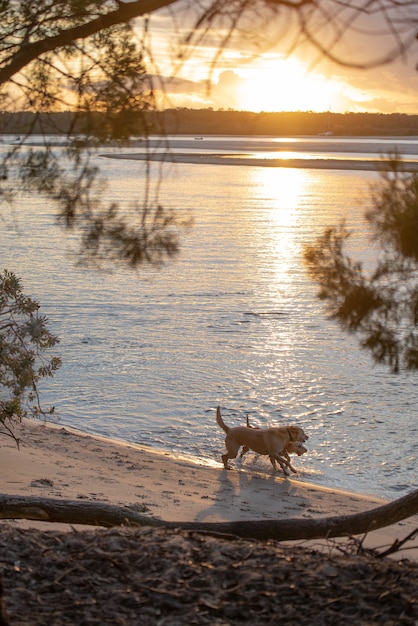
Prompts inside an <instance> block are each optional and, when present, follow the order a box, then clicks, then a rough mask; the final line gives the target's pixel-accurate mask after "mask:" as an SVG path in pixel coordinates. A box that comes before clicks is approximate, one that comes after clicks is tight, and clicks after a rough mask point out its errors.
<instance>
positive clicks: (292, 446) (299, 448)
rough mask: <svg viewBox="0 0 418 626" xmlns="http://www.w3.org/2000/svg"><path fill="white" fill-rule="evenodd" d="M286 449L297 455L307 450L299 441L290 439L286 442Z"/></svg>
mask: <svg viewBox="0 0 418 626" xmlns="http://www.w3.org/2000/svg"><path fill="white" fill-rule="evenodd" d="M286 450H287V452H293V453H295V454H297V455H298V456H302V454H305V452H307V451H308V450H307V448H305V446H304V445H303V443H302V442H301V441H291V442H290V443H288V444H287V446H286Z"/></svg>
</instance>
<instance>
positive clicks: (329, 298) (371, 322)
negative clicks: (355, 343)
mask: <svg viewBox="0 0 418 626" xmlns="http://www.w3.org/2000/svg"><path fill="white" fill-rule="evenodd" d="M372 197H373V208H372V209H371V210H370V211H369V212H368V213H367V214H366V218H367V220H368V222H369V224H370V226H371V229H372V233H373V241H374V243H375V244H376V243H378V244H379V247H380V255H379V256H378V259H377V261H376V265H375V267H374V269H373V270H372V271H367V272H366V271H365V270H364V268H363V266H362V264H361V263H359V262H354V261H353V260H352V259H351V258H350V257H349V256H348V255H347V254H345V252H344V250H345V244H346V242H347V239H348V238H349V236H350V233H349V232H348V231H347V229H346V227H345V225H344V223H342V224H340V226H339V227H337V228H329V229H327V230H326V231H325V233H324V234H323V235H322V236H321V237H320V238H319V239H318V241H317V243H316V245H314V246H310V247H308V248H307V249H306V250H305V260H306V262H307V266H308V268H309V271H310V273H311V274H312V276H313V278H314V279H315V281H316V282H318V283H319V285H320V292H319V297H321V298H323V299H324V300H325V301H326V304H327V308H328V311H329V313H330V316H331V317H332V318H334V319H336V320H337V321H338V322H339V323H340V325H341V326H342V327H343V328H344V329H345V330H347V331H349V332H355V333H358V335H359V336H360V345H361V346H362V347H363V348H365V349H366V350H368V351H369V352H370V353H371V355H372V357H373V359H374V360H375V361H376V362H378V363H383V364H385V365H387V366H389V367H390V369H391V370H392V371H393V372H398V371H399V370H400V369H401V368H402V369H406V370H417V369H418V174H417V173H412V174H411V173H406V172H405V171H404V170H403V167H402V162H401V161H400V160H399V159H398V157H397V156H396V155H395V156H394V157H392V158H390V159H389V160H388V161H387V162H386V163H385V166H384V167H383V168H382V171H381V176H380V182H379V185H377V186H376V188H375V190H374V193H373V196H372Z"/></svg>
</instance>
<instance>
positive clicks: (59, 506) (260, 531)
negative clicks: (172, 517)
mask: <svg viewBox="0 0 418 626" xmlns="http://www.w3.org/2000/svg"><path fill="white" fill-rule="evenodd" d="M417 513H418V489H416V490H415V491H413V492H411V493H410V494H408V495H406V496H403V497H402V498H399V499H398V500H394V501H393V502H389V503H388V504H384V505H382V506H379V507H377V508H375V509H372V510H370V511H364V512H362V513H354V514H352V515H338V516H335V517H326V518H322V519H309V520H306V519H301V518H293V519H281V520H249V521H232V522H168V521H165V520H157V519H155V518H153V517H149V516H146V515H141V514H140V513H136V512H135V511H133V510H132V509H130V508H128V507H119V506H113V505H110V504H105V503H99V502H79V501H74V500H54V499H52V498H38V497H31V496H9V495H4V494H0V519H31V520H40V521H47V522H62V523H66V524H87V525H93V526H104V527H110V526H121V525H127V526H159V527H161V528H168V529H175V528H179V529H181V530H188V531H193V532H202V533H205V534H213V535H218V534H227V535H235V536H238V537H244V538H251V539H261V540H268V539H274V540H276V541H294V540H301V539H330V538H332V537H347V536H352V535H359V534H364V533H369V532H371V531H373V530H377V529H379V528H384V527H385V526H390V525H391V524H395V523H396V522H400V521H401V520H403V519H406V518H408V517H411V516H413V515H416V514H417Z"/></svg>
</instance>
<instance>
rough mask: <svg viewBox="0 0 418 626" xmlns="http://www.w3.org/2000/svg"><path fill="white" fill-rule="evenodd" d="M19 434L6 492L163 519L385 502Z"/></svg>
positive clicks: (401, 528) (379, 540)
mask: <svg viewBox="0 0 418 626" xmlns="http://www.w3.org/2000/svg"><path fill="white" fill-rule="evenodd" d="M19 437H20V440H21V441H20V449H19V450H17V448H16V445H15V443H14V442H13V440H12V439H9V438H6V437H4V436H2V437H1V438H0V449H1V477H0V486H1V488H0V492H1V493H3V494H9V495H31V496H46V497H52V498H58V499H74V500H76V499H80V500H82V499H85V500H90V501H95V500H96V501H101V502H107V503H110V504H117V505H129V506H132V505H136V506H140V505H141V506H143V505H145V506H146V507H147V510H148V513H149V514H150V515H152V516H154V517H158V518H161V519H164V520H169V521H207V522H212V521H227V520H250V519H281V518H293V517H298V518H301V517H302V518H318V517H324V516H328V515H330V516H333V515H345V514H351V513H355V512H358V511H364V510H369V509H371V508H374V507H375V506H379V505H381V504H382V503H384V502H385V501H384V500H382V499H379V498H374V497H367V496H361V495H358V494H354V493H350V492H346V491H337V490H332V489H326V488H322V487H321V488H320V487H316V486H315V485H314V484H309V483H305V482H301V481H300V480H294V479H288V478H284V477H282V476H281V475H273V474H272V473H271V472H270V470H269V471H268V472H266V473H265V474H263V473H260V472H257V473H255V472H253V471H252V470H251V468H247V469H245V470H234V471H228V472H227V471H225V470H223V468H222V465H221V463H219V467H206V466H203V465H198V464H196V463H194V462H193V461H192V460H190V459H187V458H173V457H172V456H171V455H170V453H168V452H163V451H156V450H153V449H150V448H145V447H138V446H131V445H125V444H123V443H119V442H115V441H112V440H107V439H103V438H99V437H92V436H88V435H84V434H82V433H80V432H78V431H75V430H72V429H70V428H68V427H65V428H64V427H62V426H59V425H58V426H55V425H45V424H42V423H39V422H32V421H26V422H25V423H24V424H23V425H22V427H21V428H20V430H19ZM221 451H222V450H221V449H220V453H221ZM295 465H296V466H297V461H296V462H295ZM2 523H5V522H2ZM14 523H15V524H16V525H19V526H21V527H25V528H40V529H50V528H52V527H53V528H54V529H56V528H60V529H61V528H63V526H62V525H57V524H48V523H47V522H37V521H36V522H35V521H26V520H21V521H15V522H14ZM416 528H418V516H415V517H413V518H410V519H408V520H406V521H404V522H400V523H398V524H396V525H393V526H391V527H389V528H386V529H381V530H378V531H374V532H372V533H370V534H369V535H368V536H367V537H366V540H365V543H364V545H365V546H370V547H372V546H373V547H377V546H379V547H381V546H388V545H391V544H392V543H393V541H394V540H395V539H396V538H398V539H403V538H404V537H405V536H406V535H407V534H408V533H410V532H412V531H413V530H414V529H416ZM315 543H316V544H318V542H315ZM318 545H320V544H318ZM399 554H400V555H401V556H407V557H408V558H414V559H415V560H418V539H415V540H414V541H413V542H411V543H409V544H408V550H407V554H404V553H399Z"/></svg>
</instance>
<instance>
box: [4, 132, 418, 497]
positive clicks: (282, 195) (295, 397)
mask: <svg viewBox="0 0 418 626" xmlns="http://www.w3.org/2000/svg"><path fill="white" fill-rule="evenodd" d="M183 141H185V140H183ZM222 141H223V142H225V141H226V140H225V139H222ZM236 141H237V140H235V142H231V141H228V142H227V143H223V144H222V143H221V142H220V139H219V138H217V139H216V140H213V141H212V143H211V144H208V143H205V144H204V145H205V149H208V150H216V151H217V152H225V151H226V150H228V151H230V152H231V151H232V152H234V150H239V151H243V152H245V151H248V149H249V148H248V145H249V144H251V145H252V146H253V148H254V150H253V153H254V154H260V155H263V158H264V157H265V154H266V153H271V154H273V155H274V152H275V145H274V144H273V143H272V140H270V141H268V140H266V139H263V140H262V141H261V140H260V142H259V144H257V142H256V141H255V140H251V141H248V142H247V141H243V140H242V139H241V140H240V141H243V145H242V146H241V145H240V146H239V147H238V145H237V143H236ZM327 141H328V140H327ZM217 142H218V143H217ZM186 143H187V145H180V144H178V145H177V146H176V145H174V147H173V149H174V150H175V149H177V148H181V151H182V152H184V150H185V149H187V150H190V151H196V150H202V145H199V146H197V144H194V143H193V140H192V141H188V142H186ZM276 143H277V140H276ZM299 143H300V146H301V148H300V150H301V151H306V150H307V148H306V145H307V144H309V145H310V146H311V154H312V155H322V154H325V152H327V154H333V153H336V154H338V153H349V154H354V153H356V149H357V153H358V154H363V157H364V158H365V159H367V158H371V156H374V155H375V154H380V153H381V152H386V153H387V152H388V151H389V148H391V147H393V145H392V144H391V143H390V142H385V144H383V143H379V144H378V145H375V144H372V143H371V142H370V140H367V142H365V141H360V142H357V143H356V142H353V141H352V140H350V142H344V141H341V140H338V141H336V140H335V139H333V140H332V143H331V142H330V143H328V144H326V146H325V147H324V148H322V145H323V144H324V141H323V140H321V141H316V142H315V141H313V140H309V141H306V140H303V141H302V140H300V142H299ZM406 143H407V144H408V150H407V151H408V154H410V155H414V154H416V152H417V147H418V143H417V142H416V141H413V140H409V141H408V142H406ZM255 145H256V147H254V146H255ZM196 146H197V147H196ZM292 151H294V152H296V153H297V152H298V141H294V142H292ZM130 152H132V149H131V150H130ZM357 153H356V154H357ZM97 163H98V164H99V165H100V167H101V169H102V170H103V174H104V175H105V176H106V177H107V178H108V190H107V195H108V197H109V198H111V199H112V200H117V201H119V202H120V203H121V204H122V205H123V206H125V207H126V209H127V210H130V209H129V207H130V206H131V203H132V202H133V200H134V198H135V195H136V194H137V192H138V189H141V188H143V184H144V174H143V164H142V163H140V162H135V161H130V160H129V161H128V160H115V159H105V158H101V157H97ZM158 167H159V166H157V165H156V166H155V176H157V174H158V171H159V170H158ZM376 180H377V176H376V175H375V174H374V173H372V172H362V171H327V170H304V169H277V168H268V167H267V168H266V167H263V168H261V167H252V166H251V167H250V166H249V167H239V166H229V165H228V166H226V165H225V166H220V165H216V166H214V165H202V164H175V165H174V164H166V165H165V166H164V181H163V183H162V186H161V189H160V200H161V202H162V204H163V205H164V206H166V207H172V208H175V209H177V210H179V212H180V213H183V214H184V215H191V216H192V217H193V218H194V225H193V227H192V229H191V230H189V231H187V232H185V233H184V235H183V240H182V250H181V255H180V256H179V257H178V258H177V259H176V260H175V261H174V262H172V263H170V264H169V265H168V266H167V267H166V268H164V269H163V270H161V271H156V270H149V269H148V270H140V271H138V272H131V271H128V270H125V269H123V268H115V269H114V271H113V272H112V273H108V272H102V273H100V272H97V271H92V270H86V269H85V268H81V267H79V266H77V265H76V263H75V259H74V256H73V254H72V251H73V250H74V247H75V246H76V242H74V241H73V239H72V237H71V236H70V237H68V235H66V234H65V233H63V232H62V231H61V230H60V229H59V228H58V227H57V225H56V214H55V211H54V207H53V206H51V205H48V203H46V202H45V201H44V200H43V199H41V198H36V197H33V196H31V197H22V199H21V202H20V204H19V205H18V206H17V207H16V209H15V211H14V213H13V212H10V211H9V210H6V209H5V212H4V220H3V221H2V231H3V234H2V242H3V245H2V266H3V267H7V268H8V269H11V270H14V271H15V272H16V273H17V274H18V275H20V276H21V277H22V278H23V281H24V287H25V290H26V292H28V293H30V294H31V295H32V296H33V297H35V298H37V299H38V300H39V301H40V302H41V304H42V310H43V311H44V312H45V313H46V314H47V315H48V317H49V319H50V323H51V327H52V328H53V330H54V331H55V332H56V333H57V334H58V335H59V336H60V337H61V344H60V345H59V346H58V348H59V350H58V351H59V353H60V355H61V356H62V358H63V362H64V364H63V367H62V368H61V370H60V371H59V372H58V374H57V376H56V377H55V379H53V380H52V381H48V383H47V384H45V385H44V396H45V404H47V403H49V402H51V403H53V404H54V405H55V406H56V407H57V410H58V411H59V414H60V416H61V423H62V424H64V425H70V426H73V427H76V428H78V429H80V430H82V431H85V432H88V433H97V434H100V435H104V436H107V437H112V438H116V439H120V440H124V441H128V442H132V443H138V444H145V445H149V446H152V447H158V448H163V449H165V450H169V451H171V452H173V453H174V454H177V453H178V454H189V455H192V456H193V457H196V458H197V459H198V460H199V461H200V462H201V463H204V464H213V463H214V462H216V463H218V462H219V461H220V454H221V453H222V452H223V432H222V431H220V430H219V428H218V427H217V425H216V423H215V413H214V410H215V407H216V405H217V404H218V403H219V404H221V406H222V407H223V414H224V417H225V421H226V422H227V423H229V424H243V423H244V422H245V417H246V414H247V413H249V415H250V417H251V419H252V421H253V423H254V424H257V423H258V424H260V425H267V424H269V425H273V424H278V425H280V424H287V423H290V422H293V423H297V424H299V425H301V426H303V427H304V428H305V429H306V431H307V432H308V433H309V435H310V439H309V441H308V444H309V445H308V448H309V452H308V454H306V455H305V456H304V457H302V458H300V459H297V460H296V461H295V465H296V466H297V468H298V469H299V470H300V471H299V477H300V478H301V479H302V480H304V481H310V482H314V483H316V484H318V485H326V486H330V487H338V488H346V489H350V490H355V491H360V492H363V493H369V494H376V495H380V496H385V497H388V498H394V497H397V496H399V495H401V494H403V493H406V492H408V491H409V490H411V489H412V488H414V487H415V488H416V487H417V486H418V481H417V471H416V462H417V455H418V424H417V418H416V406H417V401H418V386H417V378H416V377H414V376H413V375H406V374H402V375H399V376H393V375H391V374H389V373H388V372H386V371H385V370H384V369H382V368H380V367H376V366H373V364H372V363H371V360H370V358H369V356H368V355H367V354H365V353H363V352H361V351H360V350H359V349H358V347H357V342H356V338H355V337H351V336H347V335H345V334H343V333H342V331H341V330H340V329H339V327H338V326H337V325H336V324H334V323H332V322H330V321H328V320H327V319H326V318H325V316H324V311H323V309H322V305H321V303H320V302H319V301H318V300H317V299H316V297H315V294H316V291H317V290H316V286H315V285H314V284H312V282H311V281H310V280H309V278H308V276H307V274H306V272H305V269H304V267H303V264H302V251H303V247H304V245H305V244H307V243H310V242H312V241H313V240H314V239H315V237H316V236H317V235H319V234H321V233H322V231H323V229H324V227H325V226H328V225H332V224H336V223H337V222H338V221H339V220H340V219H341V218H342V217H345V218H346V219H347V222H348V226H349V227H350V228H351V229H352V230H353V232H354V235H353V240H352V242H351V249H352V251H353V252H354V253H355V254H358V256H359V257H360V258H361V259H362V260H363V261H364V262H366V263H368V262H369V261H370V260H371V259H372V258H373V256H374V254H375V251H374V250H373V247H372V245H371V243H370V241H369V240H368V238H367V228H366V226H365V224H364V220H363V213H364V211H365V209H367V208H368V206H369V189H370V185H371V184H372V183H373V182H374V181H376ZM243 467H244V468H247V469H248V470H249V471H267V472H270V468H269V464H268V463H267V462H266V461H265V460H263V459H255V457H253V456H251V455H247V457H246V460H245V461H244V462H243Z"/></svg>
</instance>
